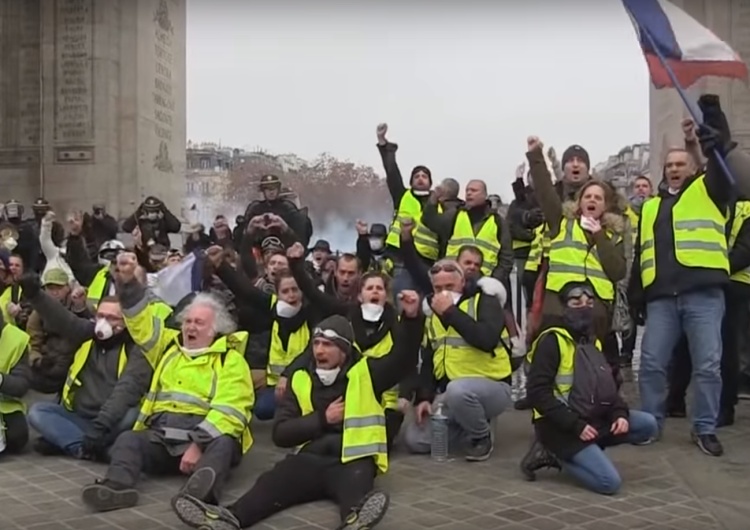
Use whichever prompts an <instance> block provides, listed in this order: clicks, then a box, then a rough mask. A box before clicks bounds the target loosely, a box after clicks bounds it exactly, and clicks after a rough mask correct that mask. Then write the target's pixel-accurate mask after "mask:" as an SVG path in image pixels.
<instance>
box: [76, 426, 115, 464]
mask: <svg viewBox="0 0 750 530" xmlns="http://www.w3.org/2000/svg"><path fill="white" fill-rule="evenodd" d="M109 438H110V437H109V429H106V428H104V427H102V426H100V425H96V424H95V425H92V426H91V427H89V428H88V429H87V430H86V433H85V434H84V435H83V444H82V446H81V457H82V458H84V459H86V460H100V459H101V458H102V457H103V455H104V454H105V452H106V451H107V447H109V444H110V439H109Z"/></svg>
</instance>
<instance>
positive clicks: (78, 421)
mask: <svg viewBox="0 0 750 530" xmlns="http://www.w3.org/2000/svg"><path fill="white" fill-rule="evenodd" d="M137 418H138V408H137V407H133V408H132V409H130V410H128V411H127V412H126V413H125V416H123V418H122V419H121V420H120V422H119V423H118V424H117V426H116V427H115V429H114V432H112V435H113V437H112V439H113V440H114V438H115V435H117V434H120V433H121V432H123V431H127V430H130V429H132V428H133V424H134V423H135V420H136V419H137ZM28 421H29V425H31V426H32V427H33V428H34V430H35V431H36V432H38V433H39V434H40V435H41V436H42V438H44V439H45V440H46V441H47V442H49V443H51V444H52V445H54V446H55V447H59V448H60V449H61V450H62V451H64V452H65V454H67V455H70V456H74V457H76V458H78V457H79V456H80V455H81V445H82V444H83V437H84V435H85V434H86V430H87V429H88V428H89V427H90V426H91V423H92V421H91V420H87V419H85V418H82V417H80V416H79V415H78V414H76V413H75V412H71V411H69V410H68V409H66V408H65V407H63V406H62V405H60V404H58V403H50V402H43V403H34V404H33V405H31V408H30V409H29V414H28Z"/></svg>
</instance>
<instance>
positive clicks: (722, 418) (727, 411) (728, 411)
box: [716, 407, 734, 429]
mask: <svg viewBox="0 0 750 530" xmlns="http://www.w3.org/2000/svg"><path fill="white" fill-rule="evenodd" d="M731 425H734V407H732V408H723V409H721V410H720V411H719V417H718V418H716V428H717V429H718V428H720V427H729V426H731Z"/></svg>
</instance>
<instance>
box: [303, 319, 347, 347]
mask: <svg viewBox="0 0 750 530" xmlns="http://www.w3.org/2000/svg"><path fill="white" fill-rule="evenodd" d="M313 337H323V338H325V339H328V340H330V341H331V342H333V343H334V344H336V346H338V347H339V348H341V349H342V350H343V351H344V352H345V353H346V354H350V353H351V351H352V345H353V344H354V329H352V325H351V324H350V323H349V321H348V320H347V319H346V318H344V317H343V316H341V315H332V316H330V317H328V318H326V319H324V320H322V321H321V322H320V324H318V325H317V327H316V328H315V330H314V331H313Z"/></svg>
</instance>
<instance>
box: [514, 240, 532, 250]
mask: <svg viewBox="0 0 750 530" xmlns="http://www.w3.org/2000/svg"><path fill="white" fill-rule="evenodd" d="M532 243H533V241H521V240H520V239H514V240H513V245H512V247H511V248H513V250H518V249H521V248H526V247H530V246H531V245H532Z"/></svg>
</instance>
